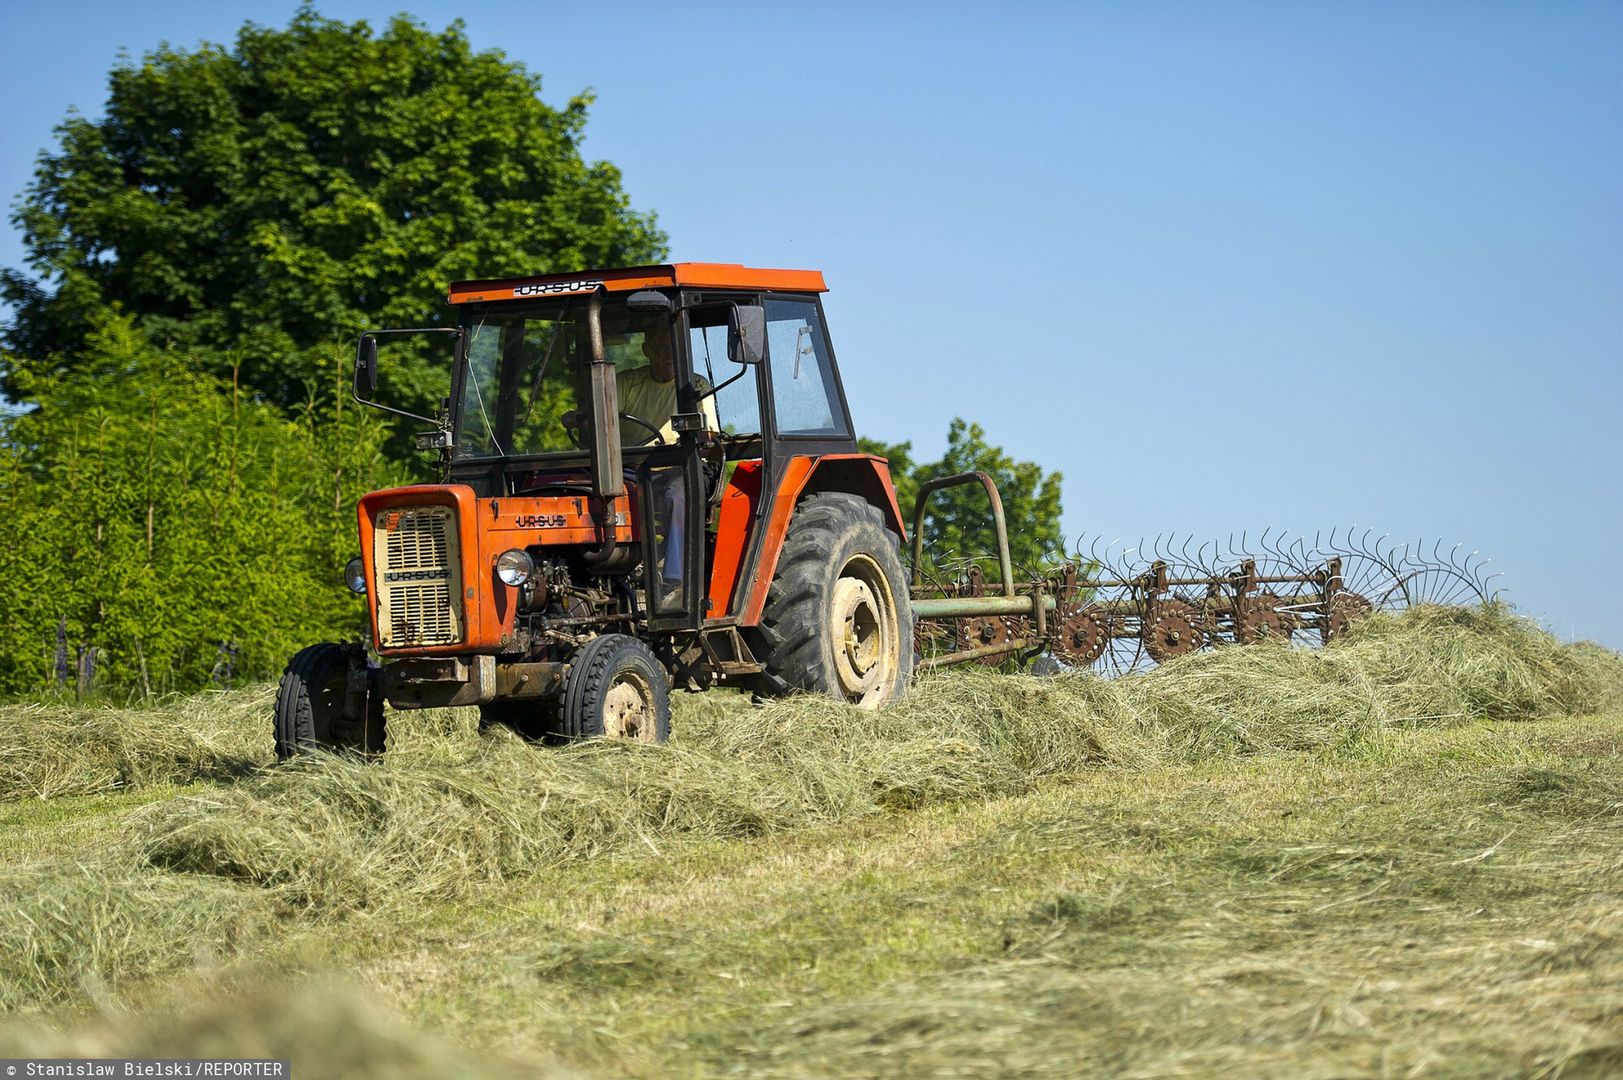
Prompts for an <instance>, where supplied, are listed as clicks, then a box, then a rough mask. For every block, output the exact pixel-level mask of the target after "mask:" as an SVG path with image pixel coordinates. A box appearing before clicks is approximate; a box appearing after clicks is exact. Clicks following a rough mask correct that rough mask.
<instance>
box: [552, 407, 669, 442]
mask: <svg viewBox="0 0 1623 1080" xmlns="http://www.w3.org/2000/svg"><path fill="white" fill-rule="evenodd" d="M585 419H586V418H585V417H584V416H583V415H582V414H581V413H580V412H578V411H571V412H567V413H565V414H564V417H563V423H564V431H565V432H567V433H568V435H569V441H570V442H572V443H574V444H575V446H576V447H577V448H579V449H585V447H584V445H583V444H582V443H581V441H580V434H581V427H582V425H583V424H584V422H585ZM620 419H622V420H630V421H631V422H632V423H633V424H636V425H637V426H638V427H644V428H647V429H648V431H649V433H650V434H651V436H652V438H653V440H654V443H655V445H657V446H664V445H666V443H665V433H664V432H662V431H660V430H659V429H658V428H657V427H655V426H654V425H653V424H650V423H649V422H648V421H646V420H644V419H643V418H642V417H640V416H635V415H633V414H631V413H628V412H623V413H621V414H620ZM646 442H648V440H647V439H644V440H642V442H641V443H638V444H637V445H638V446H641V445H643V443H646Z"/></svg>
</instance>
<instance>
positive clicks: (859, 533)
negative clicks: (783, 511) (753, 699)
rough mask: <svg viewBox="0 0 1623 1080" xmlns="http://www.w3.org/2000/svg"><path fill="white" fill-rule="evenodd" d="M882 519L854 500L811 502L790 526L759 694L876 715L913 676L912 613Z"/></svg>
mask: <svg viewBox="0 0 1623 1080" xmlns="http://www.w3.org/2000/svg"><path fill="white" fill-rule="evenodd" d="M900 543H901V538H900V537H898V536H897V535H896V534H895V533H894V532H892V531H891V530H890V529H888V528H886V526H885V518H884V515H883V514H881V513H880V512H879V509H878V508H877V507H875V506H874V505H872V504H871V503H869V502H867V501H865V500H863V499H861V498H858V497H857V496H855V495H847V494H844V493H839V492H822V493H818V494H815V495H810V496H808V497H807V498H806V499H805V500H803V501H802V502H801V504H800V505H799V506H798V507H797V508H796V509H795V514H794V517H793V518H791V519H790V521H789V535H788V536H787V537H786V538H785V539H784V543H783V552H782V554H781V555H779V557H778V568H777V573H776V574H775V575H774V576H773V578H772V588H771V591H770V592H768V593H767V600H766V610H765V611H764V612H763V614H762V617H761V625H760V627H759V634H760V638H761V640H762V641H763V642H764V643H765V645H766V650H765V651H766V657H765V660H764V662H763V663H764V666H765V669H766V670H765V671H764V672H763V673H762V675H761V677H760V680H759V683H758V686H759V689H760V692H761V693H763V694H766V695H773V696H776V695H782V694H789V693H793V692H794V691H797V690H803V691H809V692H810V693H813V694H820V695H823V696H826V697H831V698H834V699H835V700H837V701H847V702H850V703H851V704H853V705H857V706H859V707H861V708H864V709H877V708H879V707H880V706H882V705H885V704H887V703H889V702H892V701H895V700H896V699H897V698H899V697H901V696H902V694H903V693H904V692H905V691H906V689H907V682H908V679H909V678H910V677H911V676H912V674H913V608H912V605H911V604H910V603H909V602H908V595H907V577H906V575H905V574H904V573H903V572H902V562H901V559H900V558H898V557H897V554H896V550H897V546H898V545H899V544H900Z"/></svg>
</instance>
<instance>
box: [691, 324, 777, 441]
mask: <svg viewBox="0 0 1623 1080" xmlns="http://www.w3.org/2000/svg"><path fill="white" fill-rule="evenodd" d="M705 314H706V315H709V314H710V313H709V312H705ZM696 321H697V320H696ZM706 321H711V322H715V323H716V325H714V326H698V325H695V326H693V327H692V328H691V329H690V330H689V332H688V348H689V349H690V351H691V355H692V357H693V383H694V389H695V390H697V391H699V392H700V393H704V392H706V391H708V390H710V389H712V388H714V387H720V388H721V389H720V390H719V391H718V392H717V393H716V394H715V395H714V396H713V397H712V398H710V400H711V401H713V402H714V403H715V409H716V420H717V421H718V422H719V423H720V425H721V431H722V434H724V435H759V434H760V433H761V398H760V395H759V393H758V392H757V390H756V378H757V376H756V373H755V369H753V368H749V369H745V370H742V371H741V370H740V365H738V364H735V363H733V362H732V361H731V360H730V359H728V357H727V323H726V314H725V312H722V313H721V314H720V316H719V317H715V316H712V317H711V318H709V319H707V320H706ZM735 376H736V378H735Z"/></svg>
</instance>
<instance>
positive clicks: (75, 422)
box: [0, 317, 404, 693]
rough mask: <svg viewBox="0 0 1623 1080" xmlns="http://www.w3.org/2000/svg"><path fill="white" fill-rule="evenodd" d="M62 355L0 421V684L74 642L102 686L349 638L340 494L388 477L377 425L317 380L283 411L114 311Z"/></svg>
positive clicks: (200, 674)
mask: <svg viewBox="0 0 1623 1080" xmlns="http://www.w3.org/2000/svg"><path fill="white" fill-rule="evenodd" d="M76 359H77V363H76V364H75V365H74V367H73V369H72V370H70V371H68V372H65V373H61V374H58V375H57V376H55V377H54V378H52V379H51V380H49V382H42V383H41V384H40V385H41V390H40V393H39V396H38V398H37V399H36V400H38V402H39V407H38V408H36V409H33V410H31V411H29V412H25V413H22V414H20V415H16V416H12V417H10V418H9V419H6V420H4V421H0V444H3V445H0V506H4V508H5V515H6V520H7V522H8V523H9V524H10V526H11V528H10V530H9V533H10V536H9V543H7V544H5V545H3V546H0V611H4V612H6V615H7V617H6V618H5V619H4V620H0V692H5V693H19V692H23V691H30V690H35V689H38V688H41V687H45V686H49V685H51V684H52V683H56V682H61V681H66V680H69V679H73V680H76V679H77V672H78V665H79V663H80V658H81V651H82V650H85V649H88V648H96V649H98V650H99V652H98V656H97V660H96V665H97V669H98V670H97V672H96V679H97V681H99V682H100V683H102V684H103V685H108V684H112V685H119V686H122V687H126V688H136V687H144V688H148V689H151V690H153V691H162V690H166V689H181V688H194V687H198V686H202V685H206V684H208V683H210V682H211V681H213V682H216V683H219V682H224V681H228V680H229V679H230V678H232V677H235V678H239V679H240V678H266V677H269V676H272V675H275V674H276V673H277V672H279V671H280V670H281V665H282V664H283V663H285V662H286V659H287V657H288V656H289V655H290V654H291V653H292V652H294V651H295V650H297V649H298V648H300V647H301V646H302V645H304V644H307V643H308V642H309V640H310V639H311V637H312V635H344V636H351V635H353V634H354V633H355V628H356V615H357V608H356V603H355V601H354V599H353V598H352V597H351V596H349V594H348V593H347V591H346V590H345V589H344V587H343V585H342V583H341V580H340V573H341V570H342V567H343V564H344V562H345V561H346V560H348V559H349V557H350V556H351V555H353V554H354V550H353V549H354V546H355V542H356V541H355V536H356V526H355V510H354V506H355V500H356V499H357V498H358V497H359V495H360V494H362V493H363V492H365V491H366V490H369V489H371V488H373V487H376V486H386V485H388V484H391V483H393V482H395V481H396V480H398V479H399V478H400V477H402V476H403V475H404V470H403V469H402V467H401V466H399V465H391V464H389V463H388V460H387V459H386V458H385V457H384V456H383V455H382V454H381V453H380V447H381V444H382V442H383V439H384V436H385V429H384V427H383V425H382V424H380V423H379V422H378V421H377V420H376V419H375V418H374V417H373V416H372V415H370V414H367V413H365V412H364V411H362V410H359V409H357V408H355V407H353V405H351V406H350V407H345V406H344V404H343V395H342V394H339V393H336V392H335V391H334V389H329V390H328V391H327V392H326V393H324V394H323V393H317V394H314V395H312V396H311V398H310V399H309V400H307V401H306V403H305V404H304V406H303V407H301V408H300V409H298V410H296V411H295V412H294V413H293V415H291V416H290V415H289V414H288V413H287V412H286V411H284V410H282V409H280V408H278V407H276V406H274V405H271V404H268V403H266V402H263V401H259V400H256V399H255V398H253V397H252V396H250V395H248V394H246V393H244V392H242V391H240V390H239V389H238V388H236V387H234V386H233V385H232V383H231V382H229V381H223V380H219V379H216V378H214V377H213V376H210V375H206V374H203V373H201V372H199V371H198V370H196V368H195V367H194V366H192V365H191V364H190V363H188V360H187V358H186V357H183V356H178V355H176V354H174V353H171V352H165V351H160V350H158V349H156V348H154V347H153V346H151V345H150V344H149V343H148V342H147V340H146V339H145V337H144V336H143V335H142V334H140V333H139V332H138V331H137V330H136V329H135V328H134V326H133V325H132V323H131V320H129V319H128V318H123V317H110V318H107V319H104V320H103V321H102V323H101V325H100V326H99V327H98V328H97V329H96V330H95V331H94V332H93V333H92V334H91V335H90V338H89V340H88V341H87V343H86V347H85V349H84V351H83V353H82V354H81V355H80V356H79V357H78V358H76ZM334 368H335V370H336V368H337V363H336V358H335V359H334ZM23 370H24V371H25V372H26V370H27V369H26V367H25V368H24V369H23ZM335 378H336V376H335Z"/></svg>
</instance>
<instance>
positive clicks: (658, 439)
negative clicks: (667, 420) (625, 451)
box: [620, 412, 665, 446]
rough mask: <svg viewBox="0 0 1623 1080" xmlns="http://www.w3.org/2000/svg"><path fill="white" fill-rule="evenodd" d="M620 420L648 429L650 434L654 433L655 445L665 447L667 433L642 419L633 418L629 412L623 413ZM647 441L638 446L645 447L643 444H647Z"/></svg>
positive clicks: (638, 417)
mask: <svg viewBox="0 0 1623 1080" xmlns="http://www.w3.org/2000/svg"><path fill="white" fill-rule="evenodd" d="M620 419H622V420H630V421H631V422H632V423H633V424H636V425H637V426H638V427H645V428H647V429H648V430H649V431H650V432H652V433H653V437H654V445H655V446H664V445H665V433H664V432H662V431H660V430H659V429H658V428H657V427H655V426H654V425H653V424H650V423H649V422H648V421H646V420H644V419H643V418H642V417H640V416H633V415H631V414H630V413H628V412H623V413H621V414H620ZM647 441H648V440H647V439H644V440H643V441H642V442H640V443H638V444H637V445H638V446H641V445H643V443H646V442H647Z"/></svg>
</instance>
